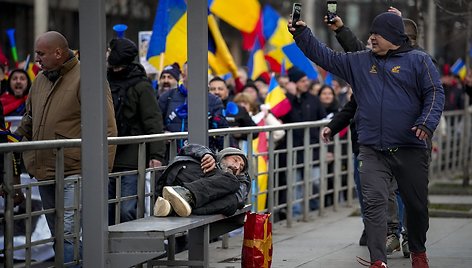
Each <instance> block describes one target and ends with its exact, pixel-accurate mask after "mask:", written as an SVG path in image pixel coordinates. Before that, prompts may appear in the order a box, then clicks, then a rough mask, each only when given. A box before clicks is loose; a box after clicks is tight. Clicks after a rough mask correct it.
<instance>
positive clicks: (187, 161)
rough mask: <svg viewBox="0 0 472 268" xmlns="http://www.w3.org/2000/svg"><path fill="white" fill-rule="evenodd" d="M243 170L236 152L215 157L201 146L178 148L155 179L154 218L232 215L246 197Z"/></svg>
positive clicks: (248, 182) (241, 158)
mask: <svg viewBox="0 0 472 268" xmlns="http://www.w3.org/2000/svg"><path fill="white" fill-rule="evenodd" d="M247 169H248V162H247V158H246V156H245V155H244V153H243V152H242V151H241V150H239V149H236V148H233V147H227V148H225V149H223V150H221V151H219V152H218V153H217V154H216V155H215V154H214V153H213V152H212V151H211V150H210V149H209V148H208V147H205V146H203V145H198V144H189V145H186V146H184V147H182V149H181V150H180V151H179V154H178V155H177V156H176V157H175V159H174V161H172V163H170V164H169V166H168V167H167V168H166V170H165V171H164V174H162V176H161V177H160V178H159V181H158V183H157V194H158V195H159V197H158V198H157V200H156V204H155V205H154V216H158V217H164V216H168V215H170V214H171V213H172V211H174V212H175V213H176V214H177V215H179V216H181V217H187V216H189V215H190V214H192V213H193V214H196V215H208V214H219V213H221V214H224V215H227V216H229V215H232V214H234V213H235V212H236V210H237V209H239V208H242V207H244V204H245V202H246V199H247V196H248V194H249V190H250V187H251V180H250V178H249V175H248V174H247ZM161 196H162V197H161Z"/></svg>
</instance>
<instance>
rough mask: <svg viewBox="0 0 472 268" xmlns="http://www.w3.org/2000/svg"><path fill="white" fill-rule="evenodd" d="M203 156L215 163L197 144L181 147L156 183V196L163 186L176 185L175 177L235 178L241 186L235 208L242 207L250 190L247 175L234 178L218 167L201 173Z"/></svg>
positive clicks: (198, 178)
mask: <svg viewBox="0 0 472 268" xmlns="http://www.w3.org/2000/svg"><path fill="white" fill-rule="evenodd" d="M205 154H210V155H211V156H212V157H213V158H215V161H216V156H215V154H214V153H213V151H212V150H210V149H209V148H208V147H206V146H203V145H199V144H189V145H186V146H184V147H182V148H181V150H180V151H179V153H178V155H177V156H176V157H175V158H174V160H173V161H172V162H171V163H170V164H169V165H168V166H167V168H166V169H165V171H164V173H163V174H162V176H161V177H160V178H159V180H158V182H157V188H156V194H157V195H159V196H161V195H162V189H163V188H164V186H167V185H178V183H177V181H176V178H177V175H178V176H179V177H181V176H186V177H187V178H188V179H182V181H195V180H200V179H205V177H209V176H212V177H215V176H216V177H221V179H222V180H224V179H225V177H233V178H234V177H236V178H237V179H238V181H239V182H240V184H241V186H240V189H239V191H238V192H237V193H236V194H235V196H236V197H237V202H238V204H237V207H238V208H241V207H243V206H244V204H245V203H246V199H247V197H248V195H249V191H250V188H251V180H250V178H249V175H248V174H247V173H244V174H243V175H238V176H235V175H233V174H232V173H229V172H224V171H222V170H221V169H219V168H218V165H217V168H215V169H214V170H213V171H211V172H209V173H203V171H202V168H201V160H202V158H203V156H204V155H205ZM183 165H185V170H182V167H183ZM209 191H210V190H209ZM228 205H229V204H228ZM233 213H234V212H233Z"/></svg>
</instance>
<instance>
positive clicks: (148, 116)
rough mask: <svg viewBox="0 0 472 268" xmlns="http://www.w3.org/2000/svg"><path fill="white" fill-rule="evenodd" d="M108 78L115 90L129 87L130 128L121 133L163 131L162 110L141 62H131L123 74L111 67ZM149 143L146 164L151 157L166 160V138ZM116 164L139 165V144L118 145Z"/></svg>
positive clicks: (126, 115) (125, 115)
mask: <svg viewBox="0 0 472 268" xmlns="http://www.w3.org/2000/svg"><path fill="white" fill-rule="evenodd" d="M108 82H109V83H110V88H111V91H112V92H113V91H116V90H119V87H125V88H127V90H126V97H125V100H124V104H123V105H124V106H123V118H124V121H125V125H126V130H125V131H124V132H123V134H120V135H121V136H137V135H149V134H159V133H163V124H162V115H161V110H160V109H159V105H158V104H157V100H156V96H155V93H154V89H153V87H152V85H151V82H150V81H149V80H148V79H147V78H146V72H145V70H144V68H143V67H142V66H141V65H140V64H136V63H133V64H131V65H129V66H128V67H127V69H126V71H125V72H123V73H120V75H113V74H112V73H111V72H110V70H109V72H108ZM115 116H117V115H115ZM120 133H122V132H120ZM147 145H148V146H147V148H146V165H147V163H148V162H149V160H150V159H155V160H159V161H161V162H162V163H164V160H165V159H164V157H165V148H166V147H165V144H164V141H158V142H153V143H148V144H147ZM114 168H119V169H123V168H125V169H137V168H138V144H127V145H118V148H117V151H116V156H115V164H114Z"/></svg>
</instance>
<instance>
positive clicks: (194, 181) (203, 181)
mask: <svg viewBox="0 0 472 268" xmlns="http://www.w3.org/2000/svg"><path fill="white" fill-rule="evenodd" d="M187 172H192V171H191V170H190V169H185V168H184V169H180V172H179V174H178V175H177V176H176V179H175V182H176V184H178V185H181V186H183V187H185V188H187V189H188V190H189V191H190V192H191V193H192V194H193V197H194V201H195V206H194V208H193V209H192V213H193V214H197V215H206V214H219V213H222V214H225V215H232V214H234V212H236V210H237V209H238V200H237V198H236V195H235V193H236V192H237V191H238V190H239V187H240V185H241V183H240V182H239V181H238V179H237V178H236V177H234V176H231V175H227V176H225V175H224V174H223V175H222V174H221V172H216V173H215V172H212V173H211V174H203V173H201V174H200V175H199V176H195V174H193V175H192V176H190V175H189V174H185V173H187Z"/></svg>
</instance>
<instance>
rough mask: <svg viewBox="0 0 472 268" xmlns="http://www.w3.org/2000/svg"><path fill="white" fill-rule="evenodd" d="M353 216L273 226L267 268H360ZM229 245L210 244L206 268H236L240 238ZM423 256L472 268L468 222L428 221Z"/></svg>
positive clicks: (398, 262) (344, 212)
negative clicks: (425, 253)
mask: <svg viewBox="0 0 472 268" xmlns="http://www.w3.org/2000/svg"><path fill="white" fill-rule="evenodd" d="M353 210H355V208H345V207H344V208H341V209H340V210H339V211H337V212H333V211H329V210H328V212H327V213H326V215H324V216H322V217H319V216H316V215H312V217H311V219H310V221H309V222H297V223H294V224H293V226H292V228H287V227H285V223H284V222H282V223H276V224H274V226H273V260H272V267H274V268H276V267H289V268H292V267H306V268H318V267H319V268H345V267H346V268H348V267H349V268H351V267H362V266H361V265H360V264H358V263H357V261H356V256H359V257H362V258H364V259H369V257H368V256H369V253H368V250H367V247H361V246H359V245H358V241H359V236H360V234H361V230H362V222H361V220H360V218H359V217H350V216H349V215H350V214H351V213H352V212H353ZM229 245H230V247H229V249H222V248H221V242H216V243H212V248H211V250H210V257H211V265H210V267H218V268H230V267H241V264H240V262H241V261H240V257H241V245H242V237H241V235H239V236H236V237H232V238H230V242H229ZM427 253H428V257H429V260H430V267H431V268H440V267H441V268H443V267H451V268H454V267H457V268H463V267H472V254H471V253H472V219H470V218H468V219H467V218H466V219H464V218H431V219H430V229H429V231H428V241H427ZM181 254H185V253H181ZM388 265H389V267H390V268H396V267H411V264H410V260H409V259H407V258H404V257H403V254H402V253H401V252H395V253H393V254H392V255H391V256H389V259H388Z"/></svg>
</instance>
